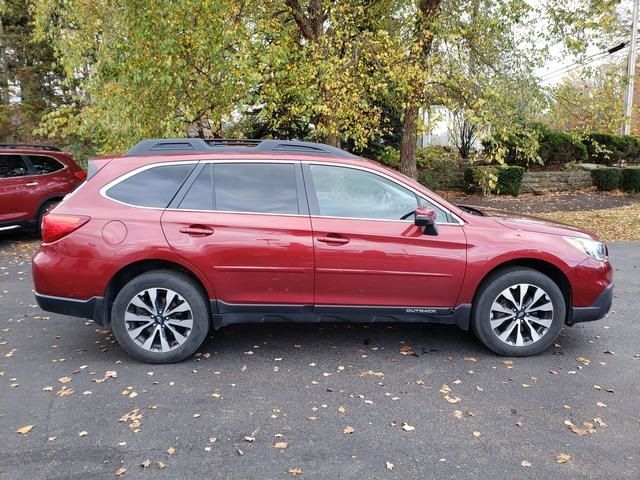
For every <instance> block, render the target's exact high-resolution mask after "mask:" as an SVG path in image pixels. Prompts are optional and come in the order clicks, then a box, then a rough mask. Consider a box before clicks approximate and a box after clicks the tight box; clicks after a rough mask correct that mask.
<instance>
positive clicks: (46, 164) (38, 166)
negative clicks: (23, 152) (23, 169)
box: [29, 155, 64, 175]
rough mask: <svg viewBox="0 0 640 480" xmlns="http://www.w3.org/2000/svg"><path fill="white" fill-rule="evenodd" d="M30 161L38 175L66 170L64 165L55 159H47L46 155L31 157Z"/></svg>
mask: <svg viewBox="0 0 640 480" xmlns="http://www.w3.org/2000/svg"><path fill="white" fill-rule="evenodd" d="M29 161H30V162H31V165H33V169H34V170H35V171H36V174H37V175H44V174H47V173H53V172H57V171H58V170H62V169H63V168H64V165H63V164H62V163H60V162H59V161H58V160H56V159H55V158H51V157H45V156H44V155H29Z"/></svg>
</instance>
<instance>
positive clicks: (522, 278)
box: [471, 267, 566, 357]
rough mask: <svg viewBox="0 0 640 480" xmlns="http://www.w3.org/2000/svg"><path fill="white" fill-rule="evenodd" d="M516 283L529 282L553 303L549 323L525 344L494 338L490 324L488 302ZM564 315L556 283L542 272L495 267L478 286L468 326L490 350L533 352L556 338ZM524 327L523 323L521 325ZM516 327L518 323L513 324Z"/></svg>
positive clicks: (507, 353) (520, 354) (512, 353)
mask: <svg viewBox="0 0 640 480" xmlns="http://www.w3.org/2000/svg"><path fill="white" fill-rule="evenodd" d="M517 284H531V285H534V286H535V287H538V288H541V289H542V290H544V292H545V293H546V294H547V297H548V298H549V300H550V301H551V305H552V306H553V315H552V322H551V325H550V326H549V327H548V330H547V331H546V333H544V335H542V337H541V338H540V339H539V340H537V341H535V342H534V343H531V344H529V345H521V346H516V345H509V344H507V343H505V342H503V341H502V340H500V339H499V338H498V336H497V335H496V334H495V333H494V331H493V329H492V328H491V324H490V318H491V306H492V304H493V302H494V300H496V298H497V297H498V296H499V295H500V293H501V292H503V291H504V290H505V289H507V288H509V287H510V286H515V285H517ZM565 318H566V302H565V299H564V296H563V295H562V291H561V290H560V288H559V287H558V285H557V284H556V283H555V282H554V281H553V280H551V279H550V278H549V277H547V276H546V275H545V274H543V273H541V272H539V271H537V270H534V269H531V268H526V267H509V268H505V269H502V270H499V271H497V272H495V273H494V274H492V275H491V276H490V277H489V278H487V279H486V280H485V281H484V282H483V284H482V285H481V286H480V290H479V292H478V295H477V296H476V299H475V301H474V305H473V309H472V313H471V328H472V330H473V332H474V333H475V335H476V337H478V339H479V340H480V341H481V342H482V343H483V344H484V345H485V346H486V347H487V348H489V349H490V350H493V351H494V352H495V353H497V354H499V355H504V356H509V357H526V356H529V355H536V354H538V353H540V352H542V351H544V350H546V349H547V348H549V347H550V346H551V344H552V343H553V342H554V341H555V340H556V338H558V335H559V334H560V331H561V330H562V327H563V325H564V322H565ZM523 327H524V326H523ZM516 328H519V327H516Z"/></svg>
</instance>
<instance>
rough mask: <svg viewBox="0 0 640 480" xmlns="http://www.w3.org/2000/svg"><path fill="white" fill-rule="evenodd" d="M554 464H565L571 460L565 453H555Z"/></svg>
mask: <svg viewBox="0 0 640 480" xmlns="http://www.w3.org/2000/svg"><path fill="white" fill-rule="evenodd" d="M555 457H556V463H567V462H568V461H569V460H571V455H567V454H566V453H556V455H555Z"/></svg>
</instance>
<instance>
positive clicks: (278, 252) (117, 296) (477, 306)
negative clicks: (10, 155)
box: [33, 139, 613, 363]
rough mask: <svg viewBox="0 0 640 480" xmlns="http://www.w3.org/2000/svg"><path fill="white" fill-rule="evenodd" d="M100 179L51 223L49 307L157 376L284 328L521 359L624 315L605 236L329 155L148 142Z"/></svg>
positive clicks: (93, 173)
mask: <svg viewBox="0 0 640 480" xmlns="http://www.w3.org/2000/svg"><path fill="white" fill-rule="evenodd" d="M89 172H90V173H89V176H90V178H89V179H88V181H87V182H86V183H85V184H84V185H82V186H81V187H80V188H78V189H77V190H76V191H75V192H74V193H73V194H71V195H69V196H67V198H66V199H65V200H64V201H63V202H62V203H61V204H59V205H58V206H57V207H56V208H55V209H54V210H53V211H52V212H51V213H49V214H48V215H46V216H45V218H44V221H43V232H42V234H43V243H42V246H41V248H40V250H39V251H38V252H37V253H36V254H35V256H34V258H33V278H34V282H35V290H36V299H37V301H38V304H39V305H40V307H41V308H43V309H44V310H48V311H52V312H58V313H64V314H67V315H75V316H79V317H86V318H92V319H94V320H95V321H96V323H98V324H99V325H102V326H111V327H112V328H113V331H114V333H115V336H116V338H117V339H118V341H119V343H120V345H122V347H123V348H124V350H126V351H127V352H128V353H129V354H130V355H131V356H132V357H134V358H136V359H139V360H142V361H146V362H154V363H164V362H175V361H179V360H182V359H184V358H186V357H188V356H189V355H191V354H192V353H193V352H195V351H196V349H198V348H199V347H200V345H201V344H202V342H203V341H204V339H205V338H206V337H207V334H208V333H209V330H210V328H211V327H213V328H215V329H218V328H220V327H223V326H225V325H229V324H237V323H256V322H257V323H260V322H280V321H292V322H321V321H330V322H336V321H358V322H437V323H445V324H455V325H458V326H459V327H460V328H462V329H469V328H471V329H473V331H474V332H475V334H476V335H477V337H478V338H479V339H480V341H481V342H482V343H484V344H485V345H486V346H487V347H489V348H490V349H491V350H493V351H494V352H497V353H499V354H502V355H510V356H524V355H531V354H535V353H538V352H541V351H542V350H544V349H546V348H547V347H548V346H549V345H551V343H552V342H553V341H554V340H555V339H556V337H557V336H558V334H559V332H560V329H561V328H562V326H563V325H565V324H569V325H571V324H574V323H576V322H584V321H589V320H596V319H599V318H601V317H603V316H604V315H605V314H606V313H607V312H608V310H609V308H610V305H611V300H612V296H613V283H612V268H611V264H610V263H609V260H608V258H607V248H606V246H605V245H604V243H602V242H600V241H598V240H597V239H596V238H594V237H593V236H592V235H590V234H588V233H585V232H583V231H581V230H578V229H575V228H572V227H568V226H564V225H558V224H554V223H550V222H547V221H543V220H538V219H534V218H525V217H521V216H516V215H513V214H510V213H504V212H499V211H489V210H487V211H481V210H478V209H475V208H470V207H462V206H460V207H459V206H456V205H452V204H451V203H449V202H447V201H446V200H444V199H442V198H440V197H439V196H437V195H435V194H434V193H433V192H431V191H429V190H428V189H426V188H424V187H423V186H422V185H420V184H418V183H416V182H414V181H412V180H410V179H408V178H406V177H404V176H402V175H400V174H398V173H397V172H394V171H392V170H388V169H386V168H384V167H382V166H381V165H379V164H378V163H374V162H371V161H368V160H365V159H362V158H359V157H355V156H353V155H351V154H349V153H346V152H343V151H341V150H338V149H335V148H332V147H328V146H326V145H319V144H313V143H303V142H286V141H275V140H265V141H240V142H238V141H221V140H216V141H205V140H200V139H164V140H162V139H161V140H146V141H143V142H141V143H139V144H138V145H136V146H135V147H134V148H133V149H131V150H130V151H129V152H128V153H127V154H126V155H124V156H121V157H111V158H104V159H99V160H94V161H92V162H91V165H90V168H89Z"/></svg>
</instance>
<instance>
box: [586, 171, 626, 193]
mask: <svg viewBox="0 0 640 480" xmlns="http://www.w3.org/2000/svg"><path fill="white" fill-rule="evenodd" d="M591 178H592V179H593V183H594V185H595V186H596V187H597V188H598V190H604V191H609V190H615V189H616V188H620V187H621V186H622V169H620V168H596V169H594V170H591Z"/></svg>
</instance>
